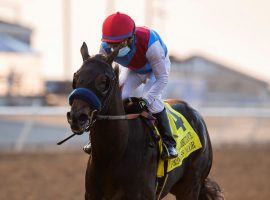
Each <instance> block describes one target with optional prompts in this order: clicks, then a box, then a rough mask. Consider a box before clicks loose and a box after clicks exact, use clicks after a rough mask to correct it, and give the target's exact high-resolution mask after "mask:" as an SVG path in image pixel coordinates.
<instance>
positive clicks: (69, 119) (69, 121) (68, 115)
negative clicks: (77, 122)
mask: <svg viewBox="0 0 270 200" xmlns="http://www.w3.org/2000/svg"><path fill="white" fill-rule="evenodd" d="M67 121H68V123H71V122H72V120H71V116H70V112H67Z"/></svg>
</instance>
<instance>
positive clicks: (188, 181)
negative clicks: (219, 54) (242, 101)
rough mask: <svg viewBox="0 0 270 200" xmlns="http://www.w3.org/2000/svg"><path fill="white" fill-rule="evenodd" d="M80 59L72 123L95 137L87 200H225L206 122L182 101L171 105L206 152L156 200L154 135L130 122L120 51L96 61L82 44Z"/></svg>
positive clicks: (173, 175) (173, 176)
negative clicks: (213, 175) (214, 173)
mask: <svg viewBox="0 0 270 200" xmlns="http://www.w3.org/2000/svg"><path fill="white" fill-rule="evenodd" d="M81 54H82V58H83V64H82V66H81V68H80V69H79V70H78V71H77V72H76V73H75V74H74V77H73V88H74V90H73V92H72V94H71V95H70V98H69V100H70V105H71V110H70V112H68V113H67V119H68V122H69V124H70V126H71V129H72V131H73V132H74V133H76V134H82V133H83V132H85V131H86V132H88V131H90V133H91V134H89V135H90V136H89V137H90V140H91V143H92V153H91V157H89V161H88V165H87V169H86V175H85V190H86V191H85V199H86V200H156V199H161V198H163V197H165V196H166V195H167V194H168V193H171V194H173V195H175V197H176V199H177V200H180V199H181V200H197V199H200V200H204V199H224V198H223V195H222V192H221V189H220V187H219V185H218V184H217V183H216V182H214V181H212V180H210V179H209V178H207V177H208V174H209V172H210V169H211V165H212V158H213V155H212V147H211V142H210V138H209V135H208V131H207V128H206V125H205V122H204V120H203V119H202V117H201V116H200V114H199V113H198V112H197V111H196V110H194V109H193V108H191V107H190V106H189V105H188V104H187V103H185V102H182V101H177V100H175V101H171V105H172V107H173V108H174V109H175V110H177V111H178V112H180V113H181V114H182V115H184V116H185V117H186V119H187V120H188V121H189V123H190V124H191V126H192V127H193V129H194V130H195V131H196V132H197V134H198V136H199V138H200V141H201V143H202V148H201V149H199V150H197V151H195V152H193V153H192V154H191V155H190V156H189V157H188V158H186V159H185V160H184V161H183V163H182V165H181V166H180V167H178V168H176V169H174V170H173V171H172V172H170V173H169V175H168V179H167V184H166V185H165V187H164V188H163V190H162V193H161V194H160V196H159V197H158V196H157V195H156V180H157V178H156V173H157V162H158V155H159V152H158V149H157V148H153V147H151V146H150V145H149V143H150V137H149V134H150V131H151V130H150V128H149V127H148V126H147V125H146V123H144V122H143V120H142V118H141V117H133V118H131V119H128V117H127V116H130V115H127V114H126V112H125V109H124V105H123V101H122V99H121V89H120V87H119V83H118V77H119V67H118V66H116V67H114V68H113V67H112V63H113V60H114V58H115V57H116V55H117V51H114V52H112V53H111V54H110V55H107V56H105V55H101V54H97V55H95V56H93V57H91V56H90V55H89V53H88V48H87V45H86V44H85V43H83V45H82V47H81ZM78 91H80V92H78Z"/></svg>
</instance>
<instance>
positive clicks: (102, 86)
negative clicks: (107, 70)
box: [95, 74, 110, 94]
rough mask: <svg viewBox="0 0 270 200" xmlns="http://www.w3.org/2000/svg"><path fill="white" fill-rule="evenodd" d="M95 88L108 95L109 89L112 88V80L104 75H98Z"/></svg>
mask: <svg viewBox="0 0 270 200" xmlns="http://www.w3.org/2000/svg"><path fill="white" fill-rule="evenodd" d="M95 87H96V89H97V90H98V91H100V92H101V93H102V94H105V93H107V91H108V89H109V87H110V79H109V77H107V76H106V75H104V74H101V75H98V76H97V78H96V80H95Z"/></svg>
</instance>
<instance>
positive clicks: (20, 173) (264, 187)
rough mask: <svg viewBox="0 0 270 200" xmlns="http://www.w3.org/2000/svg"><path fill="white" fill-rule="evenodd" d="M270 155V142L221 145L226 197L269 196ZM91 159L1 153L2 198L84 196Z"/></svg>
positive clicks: (219, 167) (217, 159)
mask: <svg viewBox="0 0 270 200" xmlns="http://www.w3.org/2000/svg"><path fill="white" fill-rule="evenodd" d="M269 154H270V145H269V144H268V145H263V146H259V145H254V146H238V147H235V146H234V147H233V148H232V147H228V146H224V147H219V148H218V149H215V151H214V165H213V168H212V171H211V177H212V178H213V179H215V180H216V181H217V182H218V183H219V184H220V185H221V187H222V188H223V190H224V192H225V197H226V199H229V200H242V199H245V200H254V199H256V200H265V199H269V197H270V190H269V188H270V173H269V167H270V156H269ZM87 159H88V157H87V155H85V154H84V153H82V152H75V153H65V154H63V153H42V154H34V153H31V154H30V153H24V154H14V153H13V154H0V177H1V178H0V199H9V200H21V199H26V200H36V199H39V200H43V199H44V200H47V199H48V200H51V199H60V200H61V199H65V200H69V199H70V200H76V199H84V197H83V193H84V171H85V167H86V163H87ZM169 199H170V200H172V199H174V198H173V197H172V196H169V197H166V200H169Z"/></svg>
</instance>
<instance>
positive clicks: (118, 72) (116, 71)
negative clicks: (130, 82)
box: [113, 65, 120, 80]
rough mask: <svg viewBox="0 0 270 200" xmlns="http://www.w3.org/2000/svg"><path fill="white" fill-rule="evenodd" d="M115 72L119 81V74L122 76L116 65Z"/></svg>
mask: <svg viewBox="0 0 270 200" xmlns="http://www.w3.org/2000/svg"><path fill="white" fill-rule="evenodd" d="M113 71H114V74H115V76H116V78H117V79H118V80H119V74H120V69H119V65H115V66H114V68H113Z"/></svg>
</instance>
